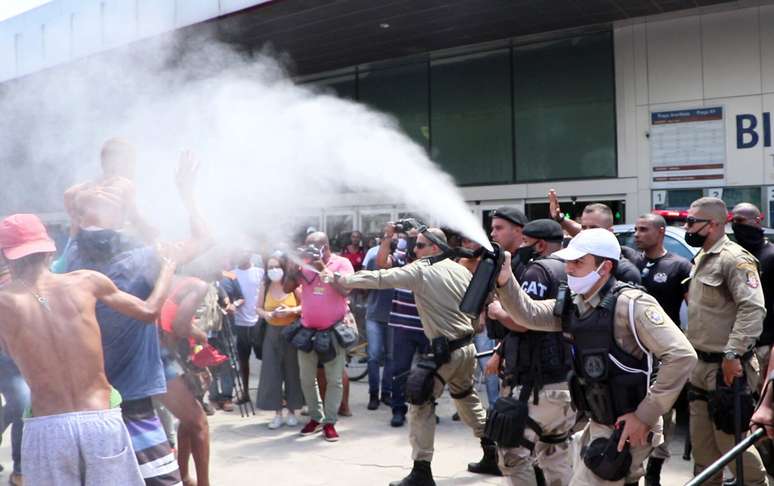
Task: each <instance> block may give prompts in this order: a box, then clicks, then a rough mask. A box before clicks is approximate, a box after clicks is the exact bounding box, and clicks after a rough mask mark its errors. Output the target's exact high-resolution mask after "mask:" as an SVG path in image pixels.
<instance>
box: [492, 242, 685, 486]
mask: <svg viewBox="0 0 774 486" xmlns="http://www.w3.org/2000/svg"><path fill="white" fill-rule="evenodd" d="M555 256H557V257H559V258H561V259H562V260H564V261H565V271H566V272H567V280H568V286H569V288H570V289H571V291H572V294H573V295H572V300H571V301H570V300H569V297H566V294H565V295H563V294H560V295H559V298H558V299H556V300H555V299H549V300H544V301H536V300H533V299H532V298H530V297H529V296H528V295H527V293H526V292H524V291H523V290H522V288H521V287H520V286H519V284H518V282H517V281H516V279H515V278H514V277H513V274H512V272H511V270H510V264H509V263H510V262H509V259H510V255H506V259H505V260H506V262H505V264H504V265H503V267H502V270H501V272H500V275H499V276H498V282H497V283H498V291H497V292H498V294H499V296H500V301H501V302H502V304H503V305H504V307H505V310H506V311H507V312H508V314H510V315H511V316H512V317H514V318H515V319H516V321H517V322H519V323H520V324H521V325H523V326H524V327H527V328H529V329H532V330H536V331H549V332H556V331H560V330H563V331H564V332H565V334H566V335H567V336H568V337H569V338H571V339H572V341H573V356H574V357H573V371H572V372H571V374H570V376H569V378H570V379H569V385H570V390H571V394H572V397H573V403H574V404H575V406H576V408H578V409H579V410H583V411H585V412H586V413H587V414H588V415H589V416H590V421H589V423H588V425H587V426H586V428H585V429H584V432H583V437H582V439H581V445H582V446H583V449H581V450H584V453H583V458H582V460H580V461H578V463H577V467H576V468H575V469H574V472H573V476H572V479H571V481H570V484H573V485H598V484H608V485H613V484H617V485H620V484H624V482H625V481H626V482H628V483H636V482H637V480H638V479H639V477H641V476H642V473H643V470H642V463H643V461H644V460H645V458H646V457H647V455H648V454H649V453H650V451H651V449H652V447H653V446H654V445H658V444H659V443H660V442H661V416H662V415H663V414H664V413H665V412H666V411H667V410H669V409H670V408H671V407H672V405H673V404H674V402H675V400H676V399H677V396H678V395H679V393H680V390H681V389H682V387H683V385H684V384H685V381H686V379H687V373H686V371H687V370H690V369H692V368H693V366H694V365H695V364H696V353H695V352H694V351H693V349H692V348H691V345H690V343H688V341H687V339H686V338H685V336H684V335H683V334H682V333H681V332H680V330H679V329H678V328H677V326H675V325H674V324H673V323H672V321H671V319H670V318H669V316H667V315H666V314H665V313H664V311H663V309H662V308H661V306H659V305H658V302H656V300H655V299H654V298H653V297H651V296H649V295H648V294H646V293H645V292H643V291H642V290H639V289H637V288H635V287H633V286H631V285H630V284H622V283H618V282H617V281H616V280H615V278H613V277H612V275H613V274H614V272H615V266H616V263H617V262H618V260H619V258H620V256H621V248H620V245H619V244H618V240H616V238H615V235H613V233H611V232H610V231H608V230H604V229H589V230H584V231H581V232H580V233H578V235H577V236H575V238H573V239H572V240H571V241H570V244H569V246H568V247H567V248H565V249H564V250H561V251H559V252H557V253H555ZM655 359H657V360H659V361H660V362H661V368H660V369H659V372H658V375H657V376H656V379H655V382H653V384H650V383H651V378H652V372H653V362H654V360H655ZM616 443H617V448H616ZM610 448H612V450H611V449H610ZM606 449H607V451H606ZM612 451H618V454H617V455H616V454H613V453H612ZM604 452H607V454H605V453H604ZM627 458H630V459H631V462H630V463H627V461H626V459H627Z"/></svg>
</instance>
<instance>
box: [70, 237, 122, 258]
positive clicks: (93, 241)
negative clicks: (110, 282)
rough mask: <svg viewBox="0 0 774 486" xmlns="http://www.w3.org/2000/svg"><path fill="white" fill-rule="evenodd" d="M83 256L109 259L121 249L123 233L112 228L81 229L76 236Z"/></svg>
mask: <svg viewBox="0 0 774 486" xmlns="http://www.w3.org/2000/svg"><path fill="white" fill-rule="evenodd" d="M76 241H77V242H78V249H79V251H80V252H82V254H83V256H85V257H86V258H88V259H90V260H94V261H104V260H109V259H110V258H112V257H113V255H115V254H116V253H118V251H119V250H120V246H121V244H120V243H121V235H120V234H119V233H118V232H117V231H115V230H110V229H99V230H84V229H82V230H80V231H79V232H78V236H77V237H76Z"/></svg>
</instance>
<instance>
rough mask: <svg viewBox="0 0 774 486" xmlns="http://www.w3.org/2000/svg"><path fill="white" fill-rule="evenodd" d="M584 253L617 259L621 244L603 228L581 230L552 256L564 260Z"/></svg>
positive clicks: (619, 255) (581, 255)
mask: <svg viewBox="0 0 774 486" xmlns="http://www.w3.org/2000/svg"><path fill="white" fill-rule="evenodd" d="M584 255H595V256H599V257H603V258H610V259H611V260H616V261H618V260H619V259H620V258H621V245H620V244H618V239H616V237H615V235H614V234H613V233H612V232H611V231H609V230H606V229H603V228H593V229H587V230H583V231H581V232H580V233H578V234H577V235H575V238H573V239H572V240H570V244H569V245H567V248H565V249H563V250H559V251H557V252H555V253H554V256H555V257H557V258H561V259H562V260H565V261H572V260H577V259H579V258H582V257H583V256H584Z"/></svg>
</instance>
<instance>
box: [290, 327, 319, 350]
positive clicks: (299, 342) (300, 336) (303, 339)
mask: <svg viewBox="0 0 774 486" xmlns="http://www.w3.org/2000/svg"><path fill="white" fill-rule="evenodd" d="M314 333H315V330H314V329H309V328H308V327H303V326H302V327H301V329H299V330H298V332H296V333H295V335H294V336H293V338H292V339H291V340H290V344H291V345H292V346H293V347H294V348H296V349H298V350H299V351H303V352H305V353H308V352H310V351H312V349H314V340H313V339H312V338H314Z"/></svg>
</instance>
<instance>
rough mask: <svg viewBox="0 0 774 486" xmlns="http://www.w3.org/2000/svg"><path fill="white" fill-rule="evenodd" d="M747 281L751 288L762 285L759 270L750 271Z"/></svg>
mask: <svg viewBox="0 0 774 486" xmlns="http://www.w3.org/2000/svg"><path fill="white" fill-rule="evenodd" d="M745 283H746V284H747V286H748V287H750V288H751V289H757V288H758V287H759V286H760V285H761V283H760V280H759V279H758V271H757V270H756V271H748V272H747V281H746V282H745Z"/></svg>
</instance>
